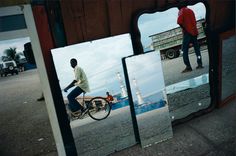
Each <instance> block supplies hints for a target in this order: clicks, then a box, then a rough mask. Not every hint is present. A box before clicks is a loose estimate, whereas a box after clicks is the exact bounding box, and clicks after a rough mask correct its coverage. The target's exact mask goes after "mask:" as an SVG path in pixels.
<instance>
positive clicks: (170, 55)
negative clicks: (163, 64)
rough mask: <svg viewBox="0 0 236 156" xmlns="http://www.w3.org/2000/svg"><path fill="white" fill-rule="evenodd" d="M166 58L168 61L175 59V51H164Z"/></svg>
mask: <svg viewBox="0 0 236 156" xmlns="http://www.w3.org/2000/svg"><path fill="white" fill-rule="evenodd" d="M166 57H167V58H168V59H173V58H175V57H176V51H175V50H174V49H168V50H167V51H166Z"/></svg>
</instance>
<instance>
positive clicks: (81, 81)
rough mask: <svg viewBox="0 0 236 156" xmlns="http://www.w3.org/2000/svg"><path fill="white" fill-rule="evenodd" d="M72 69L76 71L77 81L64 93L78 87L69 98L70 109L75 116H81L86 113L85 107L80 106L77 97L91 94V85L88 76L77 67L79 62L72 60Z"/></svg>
mask: <svg viewBox="0 0 236 156" xmlns="http://www.w3.org/2000/svg"><path fill="white" fill-rule="evenodd" d="M70 64H71V67H72V68H73V69H74V74H75V80H73V81H72V82H71V83H70V84H69V85H68V86H67V87H66V88H65V89H64V91H65V92H67V90H68V89H70V88H71V87H74V86H76V87H75V88H74V89H73V90H72V91H71V92H70V93H69V94H68V96H67V98H68V101H69V104H68V106H69V109H70V110H71V113H72V114H73V115H76V114H81V113H83V112H84V110H85V109H84V107H83V106H81V105H80V103H79V102H78V101H77V100H76V97H77V96H79V95H80V94H81V93H83V92H89V91H90V89H89V83H88V79H87V76H86V74H85V72H84V70H83V69H82V68H81V67H79V66H78V65H77V60H76V59H75V58H72V59H71V60H70Z"/></svg>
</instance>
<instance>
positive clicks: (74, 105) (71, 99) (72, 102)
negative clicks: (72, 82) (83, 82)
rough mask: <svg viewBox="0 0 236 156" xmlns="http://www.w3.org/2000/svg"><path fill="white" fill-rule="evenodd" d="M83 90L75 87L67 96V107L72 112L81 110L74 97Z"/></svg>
mask: <svg viewBox="0 0 236 156" xmlns="http://www.w3.org/2000/svg"><path fill="white" fill-rule="evenodd" d="M83 92H84V91H83V90H82V89H81V88H80V87H76V88H75V89H73V90H72V91H71V92H70V93H69V94H68V96H67V98H68V101H69V108H70V110H71V111H72V112H75V111H78V110H81V109H82V108H83V107H82V106H81V105H80V103H79V102H78V101H77V100H76V99H75V98H76V97H77V96H79V95H80V94H81V93H83Z"/></svg>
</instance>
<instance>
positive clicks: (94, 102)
mask: <svg viewBox="0 0 236 156" xmlns="http://www.w3.org/2000/svg"><path fill="white" fill-rule="evenodd" d="M88 106H89V108H88V115H89V116H90V117H91V118H92V119H94V120H103V119H106V118H107V117H108V115H109V114H110V112H111V105H110V104H109V102H108V101H107V100H106V99H105V98H103V97H95V98H93V99H91V100H90V102H89V104H88Z"/></svg>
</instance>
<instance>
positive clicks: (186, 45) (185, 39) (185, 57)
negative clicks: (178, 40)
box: [182, 33, 192, 72]
mask: <svg viewBox="0 0 236 156" xmlns="http://www.w3.org/2000/svg"><path fill="white" fill-rule="evenodd" d="M190 39H191V36H190V35H189V34H187V33H185V34H184V36H183V45H182V50H183V60H184V64H185V65H186V68H185V70H183V71H182V72H188V71H192V68H191V65H190V62H189V57H188V49H189V43H190Z"/></svg>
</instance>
